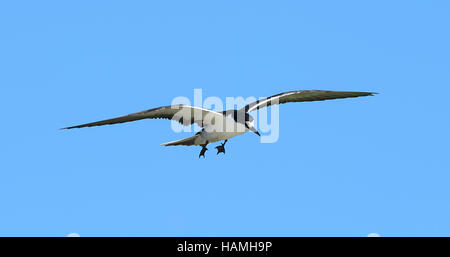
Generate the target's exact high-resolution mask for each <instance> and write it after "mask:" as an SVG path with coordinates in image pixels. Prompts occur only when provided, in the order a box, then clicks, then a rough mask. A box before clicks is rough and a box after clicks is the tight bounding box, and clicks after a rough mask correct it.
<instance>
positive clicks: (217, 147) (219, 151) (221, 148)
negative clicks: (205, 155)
mask: <svg viewBox="0 0 450 257" xmlns="http://www.w3.org/2000/svg"><path fill="white" fill-rule="evenodd" d="M227 141H228V140H225V142H223V143H222V145H218V146H216V149H217V154H219V153H223V154H225V144H226V143H227Z"/></svg>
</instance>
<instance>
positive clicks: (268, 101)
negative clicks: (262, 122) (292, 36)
mask: <svg viewBox="0 0 450 257" xmlns="http://www.w3.org/2000/svg"><path fill="white" fill-rule="evenodd" d="M374 94H376V93H372V92H347V91H327V90H298V91H289V92H284V93H281V94H277V95H273V96H270V97H268V98H264V99H260V100H258V101H256V102H253V103H251V104H249V105H247V106H245V107H244V108H242V109H240V111H245V112H251V111H255V110H258V109H260V108H263V107H267V106H270V105H275V104H284V103H289V102H308V101H323V100H330V99H339V98H347V97H358V96H369V95H374Z"/></svg>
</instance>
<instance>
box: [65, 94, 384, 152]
mask: <svg viewBox="0 0 450 257" xmlns="http://www.w3.org/2000/svg"><path fill="white" fill-rule="evenodd" d="M375 94H377V93H374V92H350V91H330V90H296V91H288V92H283V93H280V94H276V95H273V96H270V97H267V98H263V99H259V100H257V101H255V102H252V103H250V104H248V105H246V106H244V107H243V108H240V109H230V110H225V111H222V112H216V111H212V110H208V109H205V108H201V107H197V106H189V105H184V104H174V105H169V106H161V107H158V108H153V109H149V110H145V111H141V112H136V113H131V114H128V115H125V116H120V117H116V118H112V119H106V120H101V121H96V122H91V123H86V124H81V125H76V126H70V127H66V128H62V129H75V128H84V127H94V126H103V125H112V124H117V123H124V122H131V121H137V120H142V119H168V120H175V121H178V122H179V123H181V124H182V125H184V126H190V125H193V124H197V125H198V126H200V127H201V128H202V129H201V130H200V131H199V132H197V133H196V134H195V135H194V136H191V137H188V138H184V139H181V140H176V141H172V142H167V143H163V144H161V145H162V146H178V145H185V146H201V147H202V149H201V151H200V154H199V156H198V157H199V158H200V157H202V156H203V158H205V153H206V151H207V150H208V148H207V147H206V146H207V145H208V144H211V143H214V142H217V141H222V140H223V141H224V142H223V143H222V144H221V145H219V146H216V149H217V155H218V154H219V153H223V154H225V144H226V143H227V142H228V139H230V138H233V137H235V136H238V135H242V134H244V133H246V132H249V131H250V132H253V133H255V134H256V135H258V136H261V134H260V133H259V131H258V130H257V129H256V128H255V124H254V118H253V117H252V116H251V115H250V114H249V113H250V112H253V111H257V110H259V109H261V108H264V107H268V106H271V105H276V104H285V103H291V102H310V101H323V100H331V99H340V98H350V97H361V96H373V95H375ZM230 128H231V129H230Z"/></svg>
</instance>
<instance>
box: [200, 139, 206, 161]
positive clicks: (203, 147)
mask: <svg viewBox="0 0 450 257" xmlns="http://www.w3.org/2000/svg"><path fill="white" fill-rule="evenodd" d="M207 145H208V141H206V144H204V145H202V150H201V151H200V154H199V155H198V158H200V157H202V156H203V158H205V153H206V151H208V148H206V146H207Z"/></svg>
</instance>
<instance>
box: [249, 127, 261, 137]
mask: <svg viewBox="0 0 450 257" xmlns="http://www.w3.org/2000/svg"><path fill="white" fill-rule="evenodd" d="M248 129H249V130H250V131H251V132H253V133H255V134H256V135H258V136H261V134H259V132H258V130H256V129H255V128H254V127H250V128H248Z"/></svg>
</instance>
